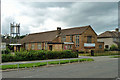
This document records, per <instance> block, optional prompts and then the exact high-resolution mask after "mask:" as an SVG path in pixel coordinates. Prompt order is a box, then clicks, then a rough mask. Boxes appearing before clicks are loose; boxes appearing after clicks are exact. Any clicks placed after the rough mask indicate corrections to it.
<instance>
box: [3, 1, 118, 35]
mask: <svg viewBox="0 0 120 80" xmlns="http://www.w3.org/2000/svg"><path fill="white" fill-rule="evenodd" d="M117 6H118V5H117V2H116V3H115V2H100V3H99V2H24V1H23V2H17V1H14V0H13V2H11V1H6V0H5V1H3V2H2V33H3V34H4V33H8V32H9V23H11V22H13V21H14V22H17V23H21V34H22V35H23V34H28V33H35V32H43V31H49V30H56V27H58V26H61V27H62V28H63V29H64V28H69V27H78V26H85V25H91V26H92V27H93V29H94V30H95V31H96V32H97V33H98V34H99V33H100V32H104V31H105V30H113V29H115V28H116V27H117V20H118V19H117V18H118V16H117V13H118V8H117Z"/></svg>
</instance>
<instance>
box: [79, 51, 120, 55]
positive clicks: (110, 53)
mask: <svg viewBox="0 0 120 80" xmlns="http://www.w3.org/2000/svg"><path fill="white" fill-rule="evenodd" d="M110 55H120V52H110V51H108V52H102V53H94V56H110ZM79 56H91V53H82V54H79Z"/></svg>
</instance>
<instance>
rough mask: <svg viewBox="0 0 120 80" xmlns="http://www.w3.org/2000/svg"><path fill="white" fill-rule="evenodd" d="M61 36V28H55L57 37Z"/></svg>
mask: <svg viewBox="0 0 120 80" xmlns="http://www.w3.org/2000/svg"><path fill="white" fill-rule="evenodd" d="M60 34H61V27H57V35H58V36H59V35H60Z"/></svg>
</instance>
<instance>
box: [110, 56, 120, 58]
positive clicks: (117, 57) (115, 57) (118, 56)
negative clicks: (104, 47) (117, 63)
mask: <svg viewBox="0 0 120 80" xmlns="http://www.w3.org/2000/svg"><path fill="white" fill-rule="evenodd" d="M110 58H120V56H111V57H110Z"/></svg>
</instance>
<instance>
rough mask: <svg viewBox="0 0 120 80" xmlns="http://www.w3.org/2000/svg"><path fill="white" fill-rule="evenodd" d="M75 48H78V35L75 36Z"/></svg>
mask: <svg viewBox="0 0 120 80" xmlns="http://www.w3.org/2000/svg"><path fill="white" fill-rule="evenodd" d="M75 41H76V45H75V46H76V47H79V35H75Z"/></svg>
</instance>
